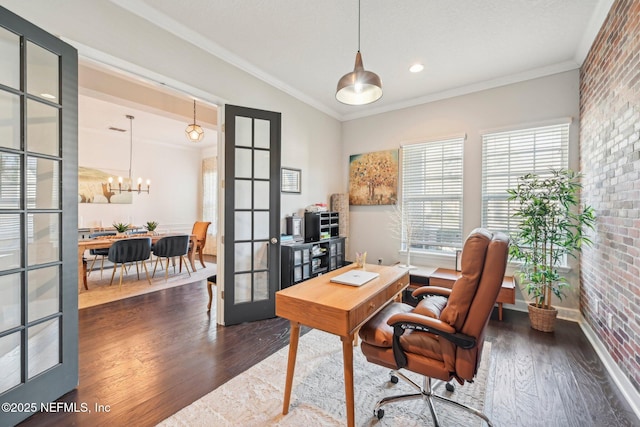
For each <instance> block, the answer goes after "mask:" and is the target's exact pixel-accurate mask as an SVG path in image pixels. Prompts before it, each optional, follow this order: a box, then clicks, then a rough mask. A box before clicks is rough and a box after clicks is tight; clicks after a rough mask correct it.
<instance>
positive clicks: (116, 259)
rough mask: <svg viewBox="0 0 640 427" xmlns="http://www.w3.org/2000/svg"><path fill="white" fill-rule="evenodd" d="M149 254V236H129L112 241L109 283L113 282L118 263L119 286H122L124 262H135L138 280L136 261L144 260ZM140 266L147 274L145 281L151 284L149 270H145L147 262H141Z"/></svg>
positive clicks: (138, 269) (138, 271) (138, 270)
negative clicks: (111, 270)
mask: <svg viewBox="0 0 640 427" xmlns="http://www.w3.org/2000/svg"><path fill="white" fill-rule="evenodd" d="M150 255H151V238H150V237H131V238H128V239H122V240H118V241H117V242H114V243H113V245H111V247H110V248H109V255H108V258H109V261H111V262H112V263H113V273H111V282H109V284H110V285H111V284H112V283H113V277H114V276H115V274H116V269H117V267H118V264H120V267H121V269H120V285H119V286H120V287H122V276H124V274H125V264H127V263H130V262H131V263H133V262H135V263H136V272H137V273H138V280H140V268H139V267H138V261H146V260H148V259H149V256H150ZM141 264H142V267H143V268H144V272H145V274H146V275H147V281H148V282H149V284H151V279H150V278H149V270H147V264H146V263H145V262H142V263H141Z"/></svg>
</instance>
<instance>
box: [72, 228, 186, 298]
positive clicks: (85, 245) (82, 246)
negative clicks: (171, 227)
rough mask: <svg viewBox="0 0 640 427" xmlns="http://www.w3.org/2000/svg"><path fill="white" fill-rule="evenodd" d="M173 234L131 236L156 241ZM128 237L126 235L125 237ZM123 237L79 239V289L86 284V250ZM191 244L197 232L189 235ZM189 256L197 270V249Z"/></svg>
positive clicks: (97, 247)
mask: <svg viewBox="0 0 640 427" xmlns="http://www.w3.org/2000/svg"><path fill="white" fill-rule="evenodd" d="M171 235H176V233H172V234H157V235H154V236H145V235H142V234H137V235H136V234H133V235H131V236H130V237H131V238H136V237H151V243H155V242H157V241H158V240H160V239H161V238H162V237H167V236H171ZM125 238H126V237H125ZM118 240H121V239H91V240H79V241H78V290H80V289H81V288H82V287H83V286H84V279H83V272H84V271H85V269H84V268H83V265H82V264H83V263H82V258H83V257H84V251H86V250H88V249H102V248H110V247H111V245H113V242H116V241H118ZM189 240H190V245H195V242H196V236H195V234H191V235H190V236H189ZM187 258H189V263H190V264H191V268H192V269H193V271H196V262H195V251H191V252H189V253H187Z"/></svg>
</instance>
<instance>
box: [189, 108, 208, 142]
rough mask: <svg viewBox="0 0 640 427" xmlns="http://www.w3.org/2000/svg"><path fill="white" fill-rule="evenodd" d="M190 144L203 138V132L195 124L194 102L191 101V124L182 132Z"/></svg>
mask: <svg viewBox="0 0 640 427" xmlns="http://www.w3.org/2000/svg"><path fill="white" fill-rule="evenodd" d="M184 131H185V133H186V134H187V139H188V140H189V141H191V142H200V141H202V138H204V130H202V127H200V126H199V125H197V124H196V100H195V99H194V100H193V123H192V124H190V125H189V126H187V128H186V129H185V130H184Z"/></svg>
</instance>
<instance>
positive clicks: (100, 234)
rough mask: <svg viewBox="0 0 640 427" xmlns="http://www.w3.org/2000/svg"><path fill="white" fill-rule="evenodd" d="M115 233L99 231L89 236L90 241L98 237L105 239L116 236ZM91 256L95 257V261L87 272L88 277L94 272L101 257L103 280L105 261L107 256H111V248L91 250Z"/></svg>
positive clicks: (92, 261)
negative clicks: (95, 265)
mask: <svg viewBox="0 0 640 427" xmlns="http://www.w3.org/2000/svg"><path fill="white" fill-rule="evenodd" d="M115 235H116V232H115V231H98V232H95V233H91V234H89V238H90V239H95V238H97V237H105V236H115ZM89 255H93V260H91V266H90V267H89V269H88V271H87V276H89V275H90V274H91V272H92V271H93V265H94V264H95V263H96V260H97V259H98V257H100V278H101V279H102V270H103V269H104V259H105V257H106V256H107V255H109V248H98V249H89Z"/></svg>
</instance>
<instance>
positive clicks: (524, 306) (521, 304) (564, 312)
mask: <svg viewBox="0 0 640 427" xmlns="http://www.w3.org/2000/svg"><path fill="white" fill-rule="evenodd" d="M528 305H529V304H528V303H527V302H526V301H523V300H520V299H517V300H516V303H515V304H509V305H505V306H504V308H506V309H510V310H515V311H522V312H524V313H527V312H529V308H528ZM556 308H557V309H558V319H562V320H569V321H570V322H577V323H580V320H581V319H582V315H581V314H580V310H576V309H575V308H566V307H556Z"/></svg>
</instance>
